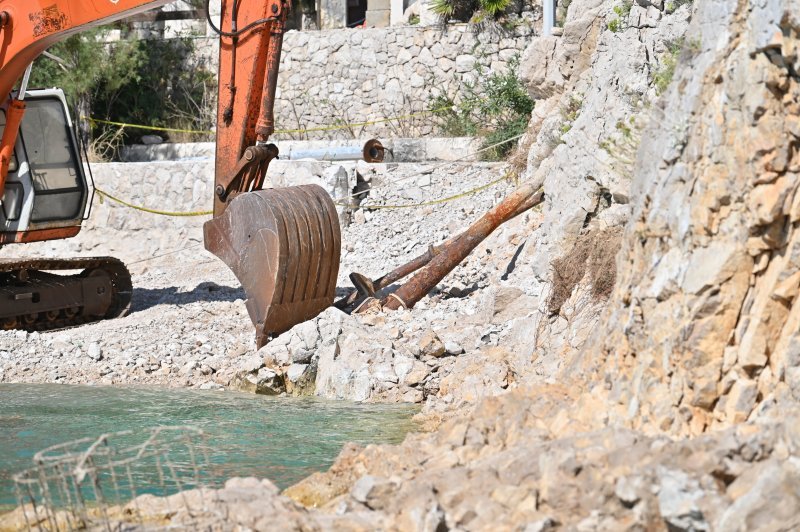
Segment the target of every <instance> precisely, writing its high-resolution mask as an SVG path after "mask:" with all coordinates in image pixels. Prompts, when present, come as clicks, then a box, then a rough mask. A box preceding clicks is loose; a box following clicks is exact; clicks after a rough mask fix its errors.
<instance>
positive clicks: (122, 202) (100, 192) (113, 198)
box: [95, 174, 510, 217]
mask: <svg viewBox="0 0 800 532" xmlns="http://www.w3.org/2000/svg"><path fill="white" fill-rule="evenodd" d="M509 177H510V175H509V174H505V175H504V176H503V177H501V178H500V179H496V180H494V181H492V182H491V183H486V184H485V185H481V186H479V187H475V188H473V189H471V190H467V191H466V192H461V193H460V194H456V195H454V196H448V197H446V198H439V199H436V200H431V201H425V202H422V203H407V204H402V205H364V204H361V205H360V206H359V207H360V208H362V209H409V208H413V207H428V206H431V205H440V204H442V203H449V202H451V201H455V200H457V199H461V198H465V197H467V196H472V195H473V194H477V193H478V192H481V191H483V190H486V189H487V188H491V187H493V186H494V185H497V184H498V183H502V182H503V181H506V180H507V179H508V178H509ZM95 192H97V194H98V196H100V204H102V203H103V201H104V199H109V200H111V201H113V202H115V203H119V204H120V205H124V206H125V207H129V208H131V209H135V210H137V211H141V212H147V213H150V214H158V215H160V216H172V217H186V216H209V215H211V214H214V211H190V212H175V211H162V210H159V209H151V208H148V207H142V206H141V205H134V204H133V203H129V202H127V201H125V200H123V199H120V198H118V197H116V196H113V195H111V194H109V193H108V192H106V191H105V190H102V189H99V188H95ZM334 203H335V204H336V205H339V206H341V207H348V206H349V205H348V204H347V203H345V202H343V201H341V200H339V201H336V202H334Z"/></svg>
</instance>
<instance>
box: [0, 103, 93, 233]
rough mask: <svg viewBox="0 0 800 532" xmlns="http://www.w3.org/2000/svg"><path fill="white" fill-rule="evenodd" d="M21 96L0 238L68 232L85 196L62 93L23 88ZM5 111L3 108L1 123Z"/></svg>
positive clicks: (75, 226)
mask: <svg viewBox="0 0 800 532" xmlns="http://www.w3.org/2000/svg"><path fill="white" fill-rule="evenodd" d="M25 102H26V106H27V109H26V112H25V117H24V118H23V120H22V123H21V125H20V128H19V134H18V136H17V142H16V147H15V149H14V153H13V156H12V158H11V163H10V164H9V171H8V177H7V179H6V186H5V189H4V191H3V196H2V198H0V244H5V243H10V242H32V241H35V240H44V239H47V240H50V239H53V238H59V237H61V238H66V237H68V236H74V235H75V234H77V232H78V231H79V230H80V225H81V221H82V219H83V217H84V211H85V209H86V204H87V200H88V196H89V187H88V185H87V182H86V175H85V173H84V169H83V164H82V162H81V158H80V152H79V150H78V143H77V141H76V138H75V133H74V129H73V127H72V121H71V120H70V116H69V112H68V110H67V103H66V100H65V98H64V93H63V92H62V91H61V90H60V89H47V90H36V91H27V93H26V98H25ZM5 117H6V112H5V109H3V110H2V112H0V128H3V129H4V128H5ZM62 235H63V236H62Z"/></svg>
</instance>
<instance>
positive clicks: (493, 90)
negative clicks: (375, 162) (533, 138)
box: [431, 57, 534, 160]
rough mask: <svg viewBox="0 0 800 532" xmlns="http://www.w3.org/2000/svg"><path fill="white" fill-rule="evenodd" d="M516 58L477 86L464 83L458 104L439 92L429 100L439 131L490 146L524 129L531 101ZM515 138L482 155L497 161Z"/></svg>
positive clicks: (518, 133) (479, 75)
mask: <svg viewBox="0 0 800 532" xmlns="http://www.w3.org/2000/svg"><path fill="white" fill-rule="evenodd" d="M518 68H519V58H518V57H515V58H514V59H512V60H511V61H509V66H508V69H507V70H506V71H505V72H502V73H493V74H491V75H489V76H482V72H481V69H480V68H478V69H477V71H478V72H477V73H478V79H481V80H482V81H481V82H480V83H479V84H478V85H473V84H471V83H464V84H462V85H461V87H460V88H459V89H460V90H459V93H460V95H461V98H459V100H458V103H456V102H454V101H453V100H452V99H451V98H450V97H449V96H447V95H444V94H440V95H438V96H436V97H434V98H432V99H431V109H434V110H436V112H435V114H434V117H435V120H436V121H437V123H438V126H439V129H440V131H441V132H442V133H443V134H445V135H448V136H458V137H460V136H478V137H480V138H482V139H483V143H482V144H483V146H484V147H489V146H493V145H494V144H498V143H501V142H503V141H505V140H508V139H511V138H514V137H516V136H518V135H520V134H522V133H524V132H525V129H526V128H527V125H528V121H529V120H530V115H531V112H533V106H534V101H533V100H532V99H531V97H530V96H529V95H528V91H527V90H526V89H525V86H524V85H523V83H522V81H521V80H520V79H519V77H518V75H517V70H518ZM515 145H516V141H513V142H506V143H503V144H501V145H499V146H496V147H492V148H490V149H488V150H487V151H486V152H484V158H485V159H488V160H498V159H501V158H503V157H504V156H505V155H507V154H508V152H509V151H511V149H512V148H513V147H514V146H515Z"/></svg>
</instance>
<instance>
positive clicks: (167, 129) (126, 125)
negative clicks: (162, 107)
mask: <svg viewBox="0 0 800 532" xmlns="http://www.w3.org/2000/svg"><path fill="white" fill-rule="evenodd" d="M81 118H82V119H84V120H88V121H89V122H94V123H96V124H108V125H110V126H119V127H132V128H135V129H148V130H150V131H166V132H169V133H191V134H196V135H213V134H214V132H213V131H200V130H194V129H175V128H171V127H158V126H142V125H138V124H128V123H126V122H112V121H111V120H100V119H99V118H92V117H91V116H82V117H81Z"/></svg>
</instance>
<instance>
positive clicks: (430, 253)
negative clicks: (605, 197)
mask: <svg viewBox="0 0 800 532" xmlns="http://www.w3.org/2000/svg"><path fill="white" fill-rule="evenodd" d="M541 201H542V195H541V194H533V195H531V196H530V197H529V198H527V200H526V201H523V202H522V203H520V204H519V207H517V209H516V210H515V211H514V212H513V213H511V215H510V216H509V217H508V218H507V219H505V220H503V221H502V222H500V223H501V224H502V223H505V222H507V221H508V220H511V219H512V218H516V217H517V216H519V215H520V214H523V213H524V212H525V211H527V210H529V209H531V208H533V207H535V206H536V205H538V204H539V203H541ZM460 236H461V234H458V235H456V236H454V237H450V238H448V239H447V240H445V241H444V242H442V243H441V244H439V245H438V246H433V245H431V246H428V249H427V250H426V251H425V253H423V254H422V255H419V256H418V257H415V258H414V259H412V260H411V261H409V262H407V263H405V264H403V265H402V266H399V267H397V268H395V269H394V270H392V271H390V272H389V273H387V274H385V275H384V276H382V277H380V278H379V279H376V280H375V281H372V280H370V279H369V278H367V277H366V276H365V275H362V274H360V273H356V272H353V273H351V274H350V281H352V283H353V286H355V287H356V289H355V290H353V291H351V292H350V293H349V294H347V295H346V296H345V297H343V298H341V299H339V300H338V301H337V302H336V303H335V304H334V306H335V307H336V308H338V309H341V310H344V309H346V308H348V307H350V306H351V305H353V304H355V303H356V302H357V301H359V300H362V299H364V298H367V297H374V296H375V293H376V292H379V291H381V290H383V289H384V288H386V287H388V286H391V284H392V283H394V282H396V281H399V280H400V279H402V278H404V277H406V276H407V275H411V274H412V273H414V272H415V271H417V270H419V269H420V268H422V267H424V266H426V265H427V264H428V263H430V261H431V260H433V258H434V257H435V256H436V255H437V254H438V253H439V252H440V251H441V250H442V249H444V248H447V247H448V246H451V245H453V243H454V242H455V241H456V239H458V238H459V237H460Z"/></svg>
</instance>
